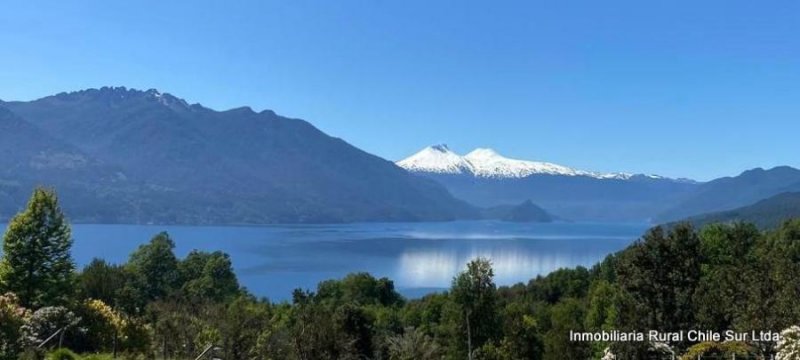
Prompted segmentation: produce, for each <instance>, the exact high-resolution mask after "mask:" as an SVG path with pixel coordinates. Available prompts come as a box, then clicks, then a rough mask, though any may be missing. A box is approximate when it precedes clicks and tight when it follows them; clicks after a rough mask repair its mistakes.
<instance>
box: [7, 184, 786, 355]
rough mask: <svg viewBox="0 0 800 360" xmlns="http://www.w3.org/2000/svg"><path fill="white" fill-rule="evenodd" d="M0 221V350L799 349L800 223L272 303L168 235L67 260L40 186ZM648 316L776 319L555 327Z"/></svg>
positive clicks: (64, 230)
mask: <svg viewBox="0 0 800 360" xmlns="http://www.w3.org/2000/svg"><path fill="white" fill-rule="evenodd" d="M12 223H13V224H12V225H10V226H9V227H8V230H7V232H6V234H5V236H4V238H3V239H4V241H3V253H4V255H3V258H2V259H0V294H3V295H0V360H6V359H8V360H11V359H17V358H18V357H19V356H20V355H21V354H23V353H24V352H25V351H26V350H27V351H28V352H29V353H30V349H31V348H32V347H33V346H35V345H38V344H40V343H41V342H42V341H44V340H45V339H47V338H50V336H51V335H52V334H54V333H56V332H58V331H62V332H63V337H62V336H58V337H56V340H55V341H53V340H52V339H51V342H50V343H48V344H47V345H46V346H45V348H48V349H53V348H55V347H57V346H58V343H61V344H62V345H63V346H64V347H65V348H68V349H70V350H71V351H75V352H77V353H83V354H112V353H116V354H117V355H118V356H124V357H126V358H174V359H190V358H194V357H195V356H196V355H197V354H199V353H200V352H201V351H202V350H203V349H205V348H206V347H207V346H208V345H209V344H214V345H216V346H218V347H220V350H219V351H218V352H217V353H216V354H214V355H215V356H218V357H220V358H224V359H252V358H257V359H281V360H282V359H296V360H316V359H389V360H406V359H422V360H433V359H437V360H439V359H459V360H460V359H475V360H479V359H484V360H489V359H496V360H512V359H554V360H562V359H565V358H568V359H586V358H594V359H600V358H604V359H612V358H617V359H640V358H646V357H648V356H651V355H653V353H654V352H655V353H658V352H661V353H663V352H665V351H675V352H676V353H678V354H683V355H684V357H685V358H693V357H696V356H697V355H704V356H711V355H726V356H727V355H733V354H736V355H737V356H743V355H759V356H767V357H769V356H770V355H775V356H776V358H777V359H794V358H797V354H798V349H800V328H798V327H792V325H794V324H798V323H800V307H797V306H796V299H797V298H800V221H794V222H787V223H785V224H783V225H782V226H781V227H779V228H777V229H775V230H771V231H759V230H758V229H757V228H755V227H754V226H752V225H748V224H730V225H710V226H707V227H705V228H703V229H700V230H699V231H698V230H695V229H693V228H691V227H690V226H689V225H677V226H675V227H673V228H669V229H665V228H658V227H657V228H654V229H651V230H650V231H648V232H647V233H646V234H644V236H643V237H642V238H641V239H640V240H639V241H637V242H636V243H634V244H633V245H631V246H630V247H629V248H627V249H625V250H624V251H621V252H620V253H618V254H613V255H610V256H608V257H607V258H606V259H605V260H603V261H602V262H601V263H599V264H597V265H596V266H594V267H593V268H591V269H586V268H582V267H578V268H575V269H561V270H558V271H555V272H553V273H551V274H549V275H547V276H539V277H537V278H535V279H532V280H531V281H530V282H528V283H527V284H516V285H514V286H509V287H498V286H496V284H495V283H494V270H493V269H492V266H491V262H490V261H489V260H487V259H476V260H474V261H472V262H470V263H469V264H467V266H466V268H465V269H464V271H463V272H462V273H460V274H458V275H457V276H455V277H454V279H453V282H452V286H451V288H450V289H449V290H448V291H446V292H443V293H439V294H431V295H428V296H426V297H424V298H422V299H417V300H410V301H409V300H406V299H404V298H403V297H402V296H400V294H398V292H397V291H396V290H395V288H394V284H393V282H392V281H391V280H389V279H386V278H380V279H378V278H375V277H373V276H371V275H370V274H366V273H355V274H350V275H348V276H346V277H345V278H343V279H339V280H328V281H324V282H322V283H320V284H319V285H318V287H317V288H316V289H315V290H314V291H309V290H301V289H298V290H296V291H295V292H294V293H293V294H292V301H291V302H283V303H275V302H270V301H268V300H266V299H258V298H256V297H254V296H252V295H251V294H248V293H247V291H246V290H244V289H243V288H241V287H240V285H239V283H238V280H237V279H236V275H235V273H234V272H233V269H232V261H231V259H230V257H229V256H228V255H227V254H224V253H222V252H213V253H209V252H201V251H194V252H191V253H190V254H189V255H188V256H186V257H185V258H182V259H181V258H178V257H177V256H176V255H175V253H174V247H175V245H174V242H173V240H172V239H171V238H170V236H169V235H168V234H166V233H161V234H157V235H156V236H155V237H154V238H153V239H152V240H151V241H150V242H149V243H147V244H145V245H142V246H141V247H139V248H138V249H137V250H136V251H135V252H134V253H133V254H131V256H130V258H129V260H128V261H127V262H126V263H123V264H110V263H108V262H106V261H104V260H102V259H96V260H94V261H92V262H91V263H90V264H89V265H87V266H86V267H85V268H83V269H82V270H81V271H80V272H77V271H76V270H75V269H74V266H73V265H72V260H71V258H70V257H69V250H70V245H71V239H70V237H69V225H68V224H67V223H66V221H65V220H64V216H63V214H61V212H60V210H59V208H58V202H57V199H56V197H55V194H54V193H53V192H52V191H47V190H37V191H36V192H35V193H34V196H33V197H32V199H31V202H30V203H29V205H28V208H27V209H26V210H25V211H23V212H22V213H21V214H20V215H18V216H17V217H16V218H15V220H14V221H13V222H12ZM31 267H33V268H36V269H42V270H41V271H30V268H31ZM23 279H27V280H23ZM28 280H30V281H28ZM54 289H74V291H66V290H64V291H62V290H59V291H53V290H54ZM650 329H653V330H660V331H664V332H666V331H675V330H681V329H708V330H712V331H718V332H722V331H725V330H728V329H732V330H736V331H750V330H753V329H758V330H772V331H780V330H781V329H787V330H786V331H784V332H783V335H784V337H783V340H782V341H781V342H779V343H777V344H774V343H769V342H748V343H743V342H739V343H699V344H694V343H690V342H688V341H683V342H670V343H667V344H653V343H649V342H643V343H603V342H595V343H592V342H573V341H570V339H569V333H570V332H571V331H572V332H597V331H611V330H622V331H626V330H628V331H630V330H639V331H643V330H650ZM76 356H77V355H74V354H73V353H71V352H69V351H67V350H59V351H57V352H52V353H50V355H49V357H50V358H59V359H70V358H77V357H76ZM108 357H109V355H87V356H85V358H108Z"/></svg>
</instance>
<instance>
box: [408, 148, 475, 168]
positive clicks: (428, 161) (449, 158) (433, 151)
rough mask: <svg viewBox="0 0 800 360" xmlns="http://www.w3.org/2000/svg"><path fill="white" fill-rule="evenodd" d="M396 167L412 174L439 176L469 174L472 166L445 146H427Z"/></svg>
mask: <svg viewBox="0 0 800 360" xmlns="http://www.w3.org/2000/svg"><path fill="white" fill-rule="evenodd" d="M397 165H399V166H400V167H402V168H404V169H406V170H409V171H414V172H433V173H440V174H463V173H471V172H472V166H471V165H470V164H469V162H468V161H466V160H465V159H464V158H463V157H461V156H460V155H458V154H456V153H454V152H453V151H452V150H450V148H448V147H447V145H445V144H440V145H434V146H429V147H426V148H424V149H422V150H421V151H419V152H418V153H416V154H414V155H411V156H410V157H408V158H406V159H404V160H401V161H398V162H397Z"/></svg>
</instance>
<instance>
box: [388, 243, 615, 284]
mask: <svg viewBox="0 0 800 360" xmlns="http://www.w3.org/2000/svg"><path fill="white" fill-rule="evenodd" d="M478 257H483V258H486V259H489V260H491V262H492V268H493V269H494V271H495V274H496V280H497V282H498V283H501V284H513V283H517V282H526V281H528V280H530V279H531V278H532V277H535V276H536V275H539V274H547V273H549V272H552V271H553V270H557V269H560V268H565V267H572V266H577V265H587V264H593V263H596V262H598V261H599V260H601V259H602V255H599V254H574V253H556V252H551V253H548V252H541V253H536V252H533V253H528V252H526V251H525V250H523V249H513V250H512V249H508V250H479V251H473V252H469V253H461V254H459V253H458V252H454V251H442V250H429V251H417V250H412V251H407V252H404V253H403V254H402V255H401V256H400V261H399V266H398V268H397V276H398V282H399V284H400V285H404V286H407V287H425V288H431V287H434V288H436V287H447V286H450V282H451V280H452V279H453V276H454V274H457V273H458V272H459V271H461V270H462V269H463V268H464V264H466V263H467V262H469V261H470V260H472V259H475V258H478Z"/></svg>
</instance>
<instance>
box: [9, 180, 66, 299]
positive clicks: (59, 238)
mask: <svg viewBox="0 0 800 360" xmlns="http://www.w3.org/2000/svg"><path fill="white" fill-rule="evenodd" d="M71 247H72V237H71V232H70V227H69V224H68V223H67V221H66V219H65V218H64V214H63V213H62V212H61V208H60V207H59V205H58V198H57V196H56V193H55V192H54V191H52V190H49V189H44V188H37V189H35V190H34V191H33V195H32V196H31V199H30V201H28V205H27V207H26V208H25V210H24V211H22V212H21V213H19V214H17V215H16V216H15V217H14V218H13V219H11V222H10V223H9V224H8V229H7V230H6V233H5V236H4V237H3V258H2V260H0V288H1V289H2V291H0V293H2V292H6V291H8V292H13V293H15V294H17V296H18V297H19V300H20V303H21V304H22V305H23V306H25V307H27V308H33V309H37V308H40V307H43V306H53V305H63V304H65V303H66V302H67V300H68V298H69V295H70V294H71V291H72V288H73V286H72V285H73V281H74V277H73V271H74V269H75V264H74V263H73V261H72V258H71V257H70V249H71Z"/></svg>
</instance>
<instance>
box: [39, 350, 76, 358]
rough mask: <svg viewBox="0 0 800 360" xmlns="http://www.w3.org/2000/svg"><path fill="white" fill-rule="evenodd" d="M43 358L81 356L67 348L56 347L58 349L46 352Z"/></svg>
mask: <svg viewBox="0 0 800 360" xmlns="http://www.w3.org/2000/svg"><path fill="white" fill-rule="evenodd" d="M45 359H47V360H80V359H81V357H80V356H78V354H76V353H74V352H72V351H71V350H69V349H58V350H53V351H51V352H50V353H49V354H47V357H46V358H45Z"/></svg>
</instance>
